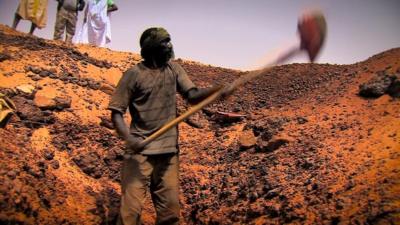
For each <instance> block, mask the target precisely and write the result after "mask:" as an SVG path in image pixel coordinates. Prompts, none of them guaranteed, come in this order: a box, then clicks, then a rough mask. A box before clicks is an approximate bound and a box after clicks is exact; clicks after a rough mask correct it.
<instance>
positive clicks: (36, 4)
mask: <svg viewBox="0 0 400 225" xmlns="http://www.w3.org/2000/svg"><path fill="white" fill-rule="evenodd" d="M21 19H24V20H30V21H31V22H32V25H31V30H30V31H29V34H33V32H34V31H35V29H36V27H39V29H41V28H44V27H45V26H46V23H47V0H20V1H19V5H18V8H17V11H16V12H15V17H14V22H13V25H12V27H13V28H14V29H17V26H18V23H19V21H20V20H21Z"/></svg>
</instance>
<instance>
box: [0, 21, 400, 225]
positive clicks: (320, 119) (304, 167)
mask: <svg viewBox="0 0 400 225" xmlns="http://www.w3.org/2000/svg"><path fill="white" fill-rule="evenodd" d="M139 60H140V57H139V56H138V55H136V54H133V53H126V52H115V51H110V50H108V49H105V48H96V47H92V46H87V45H80V46H72V45H66V44H64V43H61V42H56V41H49V40H43V39H40V38H36V37H33V36H29V35H25V34H21V33H18V32H15V31H13V30H11V29H9V28H8V27H6V26H2V25H0V92H1V93H3V94H6V95H7V96H8V97H9V98H10V99H11V100H12V101H13V102H14V103H15V105H16V108H17V110H16V112H15V114H14V115H13V116H12V118H11V120H10V122H9V124H8V125H7V126H6V127H5V128H0V137H1V142H0V183H1V184H2V185H1V186H0V223H1V224H113V223H114V222H115V220H116V217H117V214H118V205H119V197H120V187H119V181H120V177H119V176H120V175H119V167H120V164H121V161H122V154H123V151H124V149H123V143H122V142H121V141H120V140H119V139H118V138H117V136H116V135H115V132H114V130H113V129H112V124H111V123H110V119H109V117H110V115H109V112H108V111H107V110H106V106H107V104H108V100H109V96H110V94H111V93H112V92H113V89H114V87H115V85H116V83H117V82H118V80H119V78H120V77H121V75H122V73H123V71H125V70H126V69H127V68H129V67H130V66H132V65H134V64H136V63H138V62H139ZM177 61H178V62H180V63H181V64H182V66H183V67H184V68H185V70H186V71H187V72H188V74H189V76H190V77H191V78H192V80H193V81H194V82H195V83H196V84H197V85H198V86H201V87H205V86H209V85H211V84H216V83H218V84H226V83H229V82H231V81H233V80H234V79H236V78H237V77H239V76H242V75H245V74H246V72H244V71H235V70H230V69H225V68H219V67H212V66H208V65H202V64H199V63H195V62H191V61H186V60H182V59H178V60H177ZM399 96H400V49H398V48H397V49H391V50H388V51H386V52H383V53H381V54H378V55H375V56H372V57H371V58H369V59H367V60H366V61H363V62H360V63H356V64H352V65H330V64H290V65H283V66H279V67H275V68H274V69H272V70H271V71H270V72H268V73H266V74H264V75H263V76H261V77H260V78H259V79H257V80H255V81H252V82H250V83H248V84H246V85H244V86H243V87H241V88H240V89H239V90H237V91H236V92H235V93H234V94H233V95H232V96H231V97H229V98H228V99H226V100H223V101H218V102H216V103H214V104H212V105H210V106H209V107H207V108H206V109H204V110H202V112H200V113H199V114H197V115H195V116H193V117H192V118H191V119H190V120H187V121H186V122H184V123H181V124H180V125H179V128H180V143H181V145H180V146H181V152H180V160H181V171H180V181H181V204H182V221H183V223H184V224H349V223H350V224H398V223H399V221H400V98H399ZM187 108H188V105H187V104H186V103H185V102H184V101H183V100H182V99H180V100H179V102H178V109H179V112H184V111H185V110H186V109H187ZM226 113H231V114H226ZM233 113H234V114H233ZM232 115H238V116H232ZM126 119H127V120H129V118H126ZM154 217H155V216H154V209H153V207H152V204H151V202H150V198H149V199H148V200H147V203H146V206H145V209H144V212H143V220H144V224H152V223H154Z"/></svg>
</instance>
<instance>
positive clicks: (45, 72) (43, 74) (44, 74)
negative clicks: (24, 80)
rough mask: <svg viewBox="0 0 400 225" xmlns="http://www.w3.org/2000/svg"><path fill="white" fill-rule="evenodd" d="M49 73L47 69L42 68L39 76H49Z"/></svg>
mask: <svg viewBox="0 0 400 225" xmlns="http://www.w3.org/2000/svg"><path fill="white" fill-rule="evenodd" d="M49 74H50V72H49V71H46V70H42V71H40V73H39V76H41V77H47V76H49Z"/></svg>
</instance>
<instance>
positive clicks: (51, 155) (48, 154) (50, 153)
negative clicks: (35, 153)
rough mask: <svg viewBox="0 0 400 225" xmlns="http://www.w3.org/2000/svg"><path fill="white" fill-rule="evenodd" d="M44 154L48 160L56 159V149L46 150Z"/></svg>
mask: <svg viewBox="0 0 400 225" xmlns="http://www.w3.org/2000/svg"><path fill="white" fill-rule="evenodd" d="M43 156H44V158H45V159H46V160H52V159H54V151H49V150H45V152H44V154H43Z"/></svg>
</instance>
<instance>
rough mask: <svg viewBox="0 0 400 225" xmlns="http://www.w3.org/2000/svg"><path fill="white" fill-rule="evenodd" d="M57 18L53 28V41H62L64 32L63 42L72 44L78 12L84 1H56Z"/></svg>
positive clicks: (81, 8)
mask: <svg viewBox="0 0 400 225" xmlns="http://www.w3.org/2000/svg"><path fill="white" fill-rule="evenodd" d="M57 1H58V6H57V17H56V24H55V27H54V40H63V34H64V30H65V31H66V32H65V33H66V35H65V41H66V42H68V43H71V42H72V37H73V36H74V35H75V27H76V21H77V19H78V11H82V10H83V8H84V7H85V1H84V0H57Z"/></svg>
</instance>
